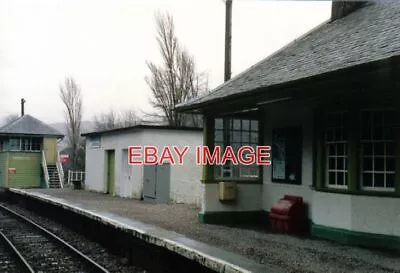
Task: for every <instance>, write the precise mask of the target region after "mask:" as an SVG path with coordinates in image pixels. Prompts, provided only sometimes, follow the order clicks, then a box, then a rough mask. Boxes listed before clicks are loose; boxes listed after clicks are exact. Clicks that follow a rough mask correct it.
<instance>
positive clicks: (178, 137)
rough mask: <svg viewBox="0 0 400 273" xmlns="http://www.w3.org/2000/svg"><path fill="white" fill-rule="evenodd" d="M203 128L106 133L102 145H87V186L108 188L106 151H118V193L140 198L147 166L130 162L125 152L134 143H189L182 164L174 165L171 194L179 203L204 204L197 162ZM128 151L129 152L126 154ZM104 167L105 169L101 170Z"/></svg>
mask: <svg viewBox="0 0 400 273" xmlns="http://www.w3.org/2000/svg"><path fill="white" fill-rule="evenodd" d="M202 143H203V133H202V132H201V131H189V130H172V129H136V130H131V131H124V132H119V133H112V134H111V133H109V134H105V135H102V137H101V148H98V149H90V147H88V145H87V148H86V166H87V168H86V172H87V179H86V186H87V189H89V190H94V191H101V192H105V191H106V150H109V149H114V150H115V173H116V178H115V194H116V195H118V196H122V197H133V198H136V199H140V198H141V196H142V191H143V166H139V165H135V166H130V165H129V166H128V165H127V160H128V159H127V157H126V156H125V154H124V150H126V149H127V148H128V147H129V146H131V145H153V146H156V147H157V148H158V149H159V150H160V151H161V150H162V148H163V147H164V146H173V145H176V146H178V147H179V149H180V150H182V149H183V147H184V146H185V145H187V146H189V147H190V148H189V150H188V152H187V153H186V155H185V157H184V164H183V165H182V166H179V165H175V166H171V178H170V197H171V199H172V201H174V202H178V203H189V204H196V205H198V206H200V205H201V203H202V197H203V188H204V186H203V185H202V184H201V183H200V178H201V166H197V165H196V164H195V156H196V155H195V152H196V151H195V147H196V146H198V145H202ZM126 152H127V151H125V153H126ZM100 170H104V171H100Z"/></svg>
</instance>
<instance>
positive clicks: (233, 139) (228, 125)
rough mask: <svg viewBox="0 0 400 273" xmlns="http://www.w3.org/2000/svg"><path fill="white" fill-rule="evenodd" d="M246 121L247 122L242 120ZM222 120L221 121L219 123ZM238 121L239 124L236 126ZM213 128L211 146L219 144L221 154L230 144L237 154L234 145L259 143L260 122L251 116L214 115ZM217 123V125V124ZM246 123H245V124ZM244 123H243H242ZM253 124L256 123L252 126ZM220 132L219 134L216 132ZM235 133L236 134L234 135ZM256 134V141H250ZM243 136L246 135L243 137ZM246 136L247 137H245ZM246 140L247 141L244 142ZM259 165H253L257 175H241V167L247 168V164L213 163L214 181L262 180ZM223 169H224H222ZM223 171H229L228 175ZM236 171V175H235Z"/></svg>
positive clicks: (255, 144) (254, 145) (254, 144)
mask: <svg viewBox="0 0 400 273" xmlns="http://www.w3.org/2000/svg"><path fill="white" fill-rule="evenodd" d="M244 121H248V122H244ZM221 122H222V123H221ZM238 122H239V124H240V126H239V127H238V126H237V125H238ZM213 123H214V124H213V130H212V139H213V146H214V147H215V146H218V145H219V146H220V147H221V148H222V149H221V156H222V155H223V153H224V151H225V148H226V147H228V146H231V147H232V148H233V150H234V152H235V155H237V150H236V149H235V146H237V147H238V148H240V147H242V146H244V145H250V146H253V147H254V148H255V147H256V146H257V145H260V143H261V141H262V140H261V133H260V132H261V128H262V127H261V122H260V120H259V119H257V118H251V117H215V118H214V122H213ZM217 123H218V124H219V125H218V124H217ZM246 123H247V124H246ZM244 124H245V125H244ZM253 124H256V125H255V127H253ZM221 125H222V126H221ZM219 132H222V138H221V135H219V136H218V139H217V134H218V133H219ZM235 133H236V134H237V135H236V136H235ZM254 134H256V138H257V139H256V141H255V142H253V141H252V137H254ZM243 136H246V137H245V138H243ZM246 138H247V139H246ZM246 141H247V142H246ZM260 167H261V166H258V165H254V169H257V175H251V174H247V175H241V174H242V173H243V168H245V169H247V168H249V166H242V165H241V164H240V163H239V164H238V165H233V164H230V163H228V164H226V165H224V166H221V165H215V166H212V168H213V169H214V170H213V177H212V180H214V181H235V182H241V181H243V182H250V183H251V182H259V181H261V180H262V169H261V168H260ZM224 169H225V170H224ZM224 172H230V176H224ZM235 173H237V175H235Z"/></svg>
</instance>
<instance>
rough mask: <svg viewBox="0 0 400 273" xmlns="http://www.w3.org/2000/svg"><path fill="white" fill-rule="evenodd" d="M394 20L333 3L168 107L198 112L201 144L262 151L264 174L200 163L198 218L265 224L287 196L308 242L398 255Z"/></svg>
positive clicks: (368, 6) (399, 126) (386, 11)
mask: <svg viewBox="0 0 400 273" xmlns="http://www.w3.org/2000/svg"><path fill="white" fill-rule="evenodd" d="M399 13H400V5H398V4H397V3H385V4H383V3H377V2H373V3H372V2H371V3H364V2H359V1H356V2H351V3H350V2H346V3H343V2H342V1H334V2H333V3H332V18H331V19H330V20H328V21H327V22H324V23H323V24H321V25H320V26H318V27H317V28H315V29H314V30H312V31H310V32H309V33H307V34H305V35H304V36H302V37H299V38H298V39H296V40H295V41H293V42H292V43H291V44H289V45H287V46H285V47H283V48H282V49H280V50H279V51H277V52H275V53H274V54H272V55H270V56H269V57H267V58H265V59H264V60H262V61H261V62H259V63H257V64H255V65H253V66H252V67H251V68H249V69H248V70H246V71H244V72H242V73H240V74H238V75H236V76H235V77H233V78H232V79H230V80H229V81H227V82H226V83H224V84H222V85H220V86H218V87H217V88H215V89H214V90H212V91H211V92H210V93H209V94H208V95H206V96H200V97H198V98H194V99H193V100H191V101H189V102H185V103H182V104H181V105H178V106H177V107H176V109H177V110H178V111H181V112H187V113H190V112H192V113H197V114H199V113H200V114H203V115H204V120H205V125H204V128H205V134H204V140H205V141H204V142H205V144H206V145H208V146H210V147H213V146H215V145H220V146H221V145H222V146H224V147H227V146H230V145H231V146H233V147H234V149H235V151H237V150H238V149H239V147H240V146H242V145H252V146H257V145H271V146H272V149H271V161H272V164H271V165H270V166H254V167H253V169H249V166H234V165H232V164H231V165H229V164H227V165H226V166H224V168H223V171H221V168H220V167H214V166H205V167H204V172H203V177H202V182H203V183H204V184H205V193H204V200H205V201H204V204H203V206H202V209H201V211H200V213H199V220H200V221H201V222H204V223H224V222H239V221H240V222H250V221H263V220H267V219H268V216H271V215H273V216H275V215H274V214H275V213H274V212H273V211H272V208H273V206H274V204H275V203H276V202H277V201H278V200H279V199H280V198H282V197H283V196H284V195H295V196H300V197H302V198H303V200H304V201H305V203H306V204H307V205H308V221H309V226H310V232H311V234H312V235H314V236H317V237H322V238H327V239H332V240H336V241H340V242H344V243H354V244H358V245H377V246H384V247H394V248H400V148H399V147H400V104H399V102H400V93H399V86H400V80H399V77H398V76H397V77H396V76H394V75H398V73H399V71H400V69H399V67H400V41H399V39H397V37H398V36H399V34H400V31H399V29H398V28H397V29H395V28H391V26H392V25H393V24H394V22H397V23H399V24H400V19H399V16H398V14H399ZM339 37H340V38H339ZM257 167H259V168H257ZM221 182H223V183H221ZM228 184H230V185H236V186H230V187H231V188H230V189H236V191H233V190H230V191H228V190H226V188H224V185H228ZM221 189H222V190H221ZM228 192H233V193H234V194H231V195H230V196H228V194H226V195H227V196H224V194H225V193H228ZM221 196H222V197H221ZM228 200H229V202H227V201H228ZM271 212H272V214H271Z"/></svg>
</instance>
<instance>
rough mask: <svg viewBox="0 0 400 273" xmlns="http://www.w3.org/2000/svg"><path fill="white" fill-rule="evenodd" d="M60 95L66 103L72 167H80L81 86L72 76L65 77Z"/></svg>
mask: <svg viewBox="0 0 400 273" xmlns="http://www.w3.org/2000/svg"><path fill="white" fill-rule="evenodd" d="M60 97H61V100H62V102H63V104H64V105H65V118H66V124H67V139H68V145H69V148H70V150H71V153H72V155H71V161H72V168H73V169H76V168H79V167H80V166H78V165H79V164H78V161H79V158H78V154H79V153H80V149H82V145H81V144H82V138H81V123H82V111H83V109H82V94H81V90H80V88H79V87H78V86H77V84H76V83H75V80H74V79H73V78H72V77H68V78H66V79H65V82H64V86H62V85H60Z"/></svg>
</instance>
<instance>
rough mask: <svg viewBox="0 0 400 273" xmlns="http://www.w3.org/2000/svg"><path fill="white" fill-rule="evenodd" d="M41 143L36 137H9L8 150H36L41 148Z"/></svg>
mask: <svg viewBox="0 0 400 273" xmlns="http://www.w3.org/2000/svg"><path fill="white" fill-rule="evenodd" d="M41 143H42V139H41V138H37V137H36V138H31V137H23V138H10V139H9V141H8V150H9V151H28V152H38V151H40V149H41ZM4 148H5V147H4Z"/></svg>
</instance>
